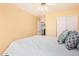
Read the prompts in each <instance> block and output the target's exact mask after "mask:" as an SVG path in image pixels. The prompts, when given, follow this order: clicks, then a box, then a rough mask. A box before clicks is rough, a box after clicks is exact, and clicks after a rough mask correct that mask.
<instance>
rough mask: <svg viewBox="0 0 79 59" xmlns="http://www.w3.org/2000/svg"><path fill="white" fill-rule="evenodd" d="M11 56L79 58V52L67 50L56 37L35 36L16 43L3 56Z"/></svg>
mask: <svg viewBox="0 0 79 59" xmlns="http://www.w3.org/2000/svg"><path fill="white" fill-rule="evenodd" d="M5 54H7V55H9V56H60V55H61V56H62V55H64V56H79V51H77V50H76V49H75V50H67V49H66V48H65V45H64V44H58V42H57V38H56V37H46V36H33V37H29V38H24V39H20V40H16V41H14V42H13V43H12V44H11V45H10V46H9V47H8V49H7V50H6V51H5V52H4V53H3V55H5Z"/></svg>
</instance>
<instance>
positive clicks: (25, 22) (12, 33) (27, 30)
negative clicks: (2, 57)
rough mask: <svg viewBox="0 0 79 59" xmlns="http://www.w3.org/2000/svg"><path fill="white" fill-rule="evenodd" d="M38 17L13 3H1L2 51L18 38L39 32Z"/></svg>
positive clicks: (0, 38)
mask: <svg viewBox="0 0 79 59" xmlns="http://www.w3.org/2000/svg"><path fill="white" fill-rule="evenodd" d="M37 19H38V18H37V17H36V16H33V15H31V14H30V13H28V12H25V11H24V10H21V9H19V8H17V7H16V6H14V5H11V4H0V53H2V52H3V51H4V50H5V48H7V47H8V45H9V44H10V43H11V42H12V41H13V40H16V39H19V38H23V37H27V36H32V35H35V34H36V33H37Z"/></svg>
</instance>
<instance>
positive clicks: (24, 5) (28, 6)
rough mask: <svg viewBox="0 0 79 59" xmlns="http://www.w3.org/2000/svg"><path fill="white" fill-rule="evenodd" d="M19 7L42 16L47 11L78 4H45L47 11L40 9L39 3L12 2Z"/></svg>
mask: <svg viewBox="0 0 79 59" xmlns="http://www.w3.org/2000/svg"><path fill="white" fill-rule="evenodd" d="M14 5H16V6H17V7H19V8H22V9H24V10H26V11H28V12H30V13H32V14H33V15H35V16H44V15H45V14H46V13H48V12H52V13H54V12H58V11H62V10H65V9H67V8H70V7H74V6H79V4H78V3H57V4H55V3H54V4H52V5H47V7H48V11H46V12H45V11H41V10H40V9H39V8H38V7H39V6H40V3H16V4H14Z"/></svg>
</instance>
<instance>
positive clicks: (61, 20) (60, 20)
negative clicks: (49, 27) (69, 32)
mask: <svg viewBox="0 0 79 59" xmlns="http://www.w3.org/2000/svg"><path fill="white" fill-rule="evenodd" d="M65 29H66V17H65V16H64V17H62V16H59V17H57V36H59V35H60V34H61V33H62V32H63V31H64V30H65Z"/></svg>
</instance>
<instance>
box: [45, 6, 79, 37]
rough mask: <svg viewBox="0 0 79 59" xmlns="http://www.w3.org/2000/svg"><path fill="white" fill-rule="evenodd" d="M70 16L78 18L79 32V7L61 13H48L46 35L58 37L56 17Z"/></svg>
mask: <svg viewBox="0 0 79 59" xmlns="http://www.w3.org/2000/svg"><path fill="white" fill-rule="evenodd" d="M68 15H71V16H78V30H79V7H73V8H69V9H66V10H63V11H61V12H56V13H48V14H47V15H46V35H48V36H56V17H57V16H68ZM62 25H63V24H62Z"/></svg>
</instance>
